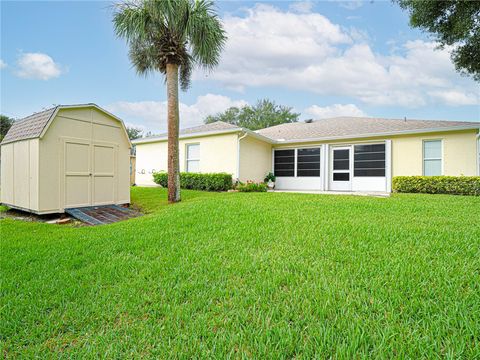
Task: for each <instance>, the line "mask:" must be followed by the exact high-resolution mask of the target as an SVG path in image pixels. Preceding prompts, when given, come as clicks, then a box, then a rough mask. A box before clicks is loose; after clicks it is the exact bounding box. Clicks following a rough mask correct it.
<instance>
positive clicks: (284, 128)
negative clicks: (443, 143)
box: [256, 117, 480, 143]
mask: <svg viewBox="0 0 480 360" xmlns="http://www.w3.org/2000/svg"><path fill="white" fill-rule="evenodd" d="M479 128H480V122H463V121H437V120H401V119H383V118H365V117H336V118H330V119H323V120H316V121H312V122H296V123H288V124H281V125H276V126H272V127H269V128H265V129H261V130H258V131H256V132H257V133H258V134H260V135H263V136H265V137H267V138H270V139H272V140H274V141H275V142H279V143H280V142H289V141H290V142H295V141H298V142H302V141H312V140H316V139H335V138H355V137H367V136H381V135H395V134H404V133H416V132H433V131H442V130H444V131H449V130H461V129H479Z"/></svg>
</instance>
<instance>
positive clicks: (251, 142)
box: [239, 135, 272, 182]
mask: <svg viewBox="0 0 480 360" xmlns="http://www.w3.org/2000/svg"><path fill="white" fill-rule="evenodd" d="M239 160H240V166H239V174H240V176H239V180H240V181H243V182H245V181H247V180H252V181H255V182H261V181H263V179H264V178H265V175H267V173H268V172H270V171H272V145H271V144H269V143H267V142H264V141H261V140H258V139H255V138H253V137H251V136H248V135H247V136H246V137H245V138H243V139H241V140H240V158H239Z"/></svg>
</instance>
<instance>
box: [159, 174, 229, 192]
mask: <svg viewBox="0 0 480 360" xmlns="http://www.w3.org/2000/svg"><path fill="white" fill-rule="evenodd" d="M153 181H154V182H155V183H156V184H158V185H161V186H163V187H167V186H168V173H166V172H157V173H154V174H153ZM180 187H181V188H182V189H190V190H204V191H227V190H229V189H231V188H232V175H231V174H226V173H211V174H202V173H186V172H182V173H180Z"/></svg>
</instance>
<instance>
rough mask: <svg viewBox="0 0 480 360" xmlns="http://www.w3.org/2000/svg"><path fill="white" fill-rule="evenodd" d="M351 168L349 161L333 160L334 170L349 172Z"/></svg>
mask: <svg viewBox="0 0 480 360" xmlns="http://www.w3.org/2000/svg"><path fill="white" fill-rule="evenodd" d="M349 168H350V161H349V160H333V170H348V169H349Z"/></svg>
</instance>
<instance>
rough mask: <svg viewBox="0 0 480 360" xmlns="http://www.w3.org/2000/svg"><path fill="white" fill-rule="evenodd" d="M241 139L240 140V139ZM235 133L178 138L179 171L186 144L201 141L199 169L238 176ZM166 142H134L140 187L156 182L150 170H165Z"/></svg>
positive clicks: (182, 165) (183, 160) (184, 162)
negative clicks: (135, 143)
mask: <svg viewBox="0 0 480 360" xmlns="http://www.w3.org/2000/svg"><path fill="white" fill-rule="evenodd" d="M242 141H243V140H242ZM237 143H238V135H237V134H224V135H212V136H202V137H197V138H189V139H181V140H180V142H179V161H180V171H185V169H186V158H185V153H186V149H187V145H188V144H200V172H203V173H209V172H226V173H229V174H232V175H233V177H234V178H236V177H237V176H238V175H237V172H238V170H237V162H238V161H237V154H238V146H237ZM167 150H168V148H167V141H166V140H164V141H159V142H154V143H143V144H141V143H140V144H137V145H136V156H137V164H136V168H137V173H136V176H135V178H136V179H135V182H136V184H137V185H140V186H151V185H155V183H154V182H153V175H152V173H153V172H156V171H167Z"/></svg>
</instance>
